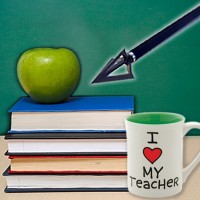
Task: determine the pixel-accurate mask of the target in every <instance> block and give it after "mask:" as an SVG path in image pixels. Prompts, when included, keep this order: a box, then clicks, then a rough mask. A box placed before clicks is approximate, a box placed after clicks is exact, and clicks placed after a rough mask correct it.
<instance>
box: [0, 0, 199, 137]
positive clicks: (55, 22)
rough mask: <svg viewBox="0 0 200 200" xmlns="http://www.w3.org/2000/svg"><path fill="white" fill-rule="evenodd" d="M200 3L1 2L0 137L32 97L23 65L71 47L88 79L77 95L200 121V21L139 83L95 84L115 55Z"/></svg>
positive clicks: (150, 63) (142, 71) (150, 59)
mask: <svg viewBox="0 0 200 200" xmlns="http://www.w3.org/2000/svg"><path fill="white" fill-rule="evenodd" d="M198 3H199V1H197V0H186V1H181V2H180V1H179V0H174V1H158V0H155V1H149V0H140V1H136V0H126V1H123V0H117V1H115V0H108V1H102V0H82V1H81V0H34V1H26V0H18V1H8V0H0V134H5V133H6V132H7V131H8V130H9V128H10V115H9V114H8V112H7V111H8V110H9V109H10V108H11V106H12V105H13V104H14V103H15V102H16V101H17V100H18V99H19V98H20V97H21V96H26V94H25V93H24V91H23V90H22V88H21V87H20V85H19V82H18V80H17V76H16V64H17V60H18V58H19V56H20V55H21V54H22V53H23V52H24V51H26V50H28V49H31V48H34V47H67V48H70V49H72V50H73V51H75V52H76V53H77V55H78V57H79V59H80V62H81V69H82V74H81V81H80V84H79V86H78V88H77V90H76V92H75V93H74V96H87V95H134V96H135V99H136V105H135V109H136V112H144V111H145V112H146V111H168V112H178V113H180V114H183V115H184V116H185V117H186V120H187V121H200V66H199V56H200V37H199V35H200V23H195V24H193V25H192V26H190V27H189V28H188V29H187V30H185V31H183V32H181V33H180V34H178V35H177V36H176V37H174V38H173V39H171V40H170V41H169V42H166V43H165V44H163V45H162V46H160V47H159V48H157V49H156V50H154V51H153V52H152V53H150V54H148V55H146V56H145V57H144V58H142V59H141V60H140V61H138V62H137V63H136V64H135V65H134V66H133V71H134V74H135V77H136V79H134V80H129V81H118V82H113V83H103V84H95V85H91V82H92V80H93V79H94V78H95V77H96V75H97V74H98V73H99V72H100V70H101V69H102V67H104V65H105V64H106V62H107V61H108V60H109V59H110V58H111V57H114V56H116V55H117V54H118V53H119V51H121V50H123V49H124V48H125V49H127V50H130V49H132V48H133V47H134V46H136V45H137V44H139V43H140V42H142V41H144V40H145V39H147V38H148V37H149V36H151V35H152V34H154V33H156V32H157V31H159V30H161V29H162V28H164V27H165V26H166V25H168V24H169V23H171V22H173V21H174V20H175V19H177V18H178V17H180V16H182V15H183V14H184V13H186V12H187V11H189V10H191V9H192V8H194V7H196V6H197V5H198ZM190 134H199V135H200V131H192V132H190Z"/></svg>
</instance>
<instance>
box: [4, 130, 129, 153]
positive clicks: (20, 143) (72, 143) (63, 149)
mask: <svg viewBox="0 0 200 200" xmlns="http://www.w3.org/2000/svg"><path fill="white" fill-rule="evenodd" d="M5 139H6V141H7V144H8V153H9V155H26V154H28V155H30V154H31V155H33V154H38V155H45V154H46V155H47V154H48V155H51V154H53V155H55V154H64V155H83V154H86V155H89V154H90V155H91V154H93V155H94V154H95V155H97V154H98V155H110V154H112V155H114V154H115V155H116V154H117V155H119V154H120V155H121V154H126V152H127V145H126V134H125V133H118V132H117V133H114V132H110V133H103V134H102V133H91V132H87V133H86V132H84V133H81V132H79V133H78V132H76V133H73V132H70V133H38V132H37V133H34V134H28V133H27V134H22V133H18V134H10V133H9V134H7V135H6V136H5Z"/></svg>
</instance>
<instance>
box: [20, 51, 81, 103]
mask: <svg viewBox="0 0 200 200" xmlns="http://www.w3.org/2000/svg"><path fill="white" fill-rule="evenodd" d="M17 76H18V79H19V82H20V84H21V86H22V88H23V89H24V90H25V92H26V93H27V94H28V95H29V96H31V97H32V98H33V99H34V100H35V101H37V102H40V103H59V102H62V101H64V100H66V99H67V98H68V97H69V96H71V95H72V93H73V92H74V90H75V89H76V87H77V85H78V83H79V79H80V64H79V60H78V58H77V56H76V55H75V53H74V52H72V51H71V50H69V49H66V48H57V49H56V48H35V49H30V50H28V51H26V52H24V53H23V54H22V55H21V57H20V58H19V61H18V64H17Z"/></svg>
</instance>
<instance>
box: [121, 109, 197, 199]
mask: <svg viewBox="0 0 200 200" xmlns="http://www.w3.org/2000/svg"><path fill="white" fill-rule="evenodd" d="M125 126H126V134H127V154H128V190H129V192H130V193H132V194H135V195H138V196H142V197H148V198H161V197H169V196H173V195H176V194H178V193H179V192H181V190H182V185H183V183H184V182H185V181H186V179H187V177H188V176H189V174H190V173H191V172H192V170H193V169H194V168H195V167H196V166H197V164H198V163H199V162H200V153H199V154H198V155H197V156H196V158H195V159H194V160H193V161H192V162H191V163H190V164H189V165H188V166H187V167H186V168H184V169H183V137H184V136H185V135H186V133H187V132H188V131H189V130H190V129H193V128H198V129H200V123H199V122H187V123H185V117H184V116H182V115H179V114H175V113H164V112H147V113H138V114H132V115H130V116H129V117H127V119H125Z"/></svg>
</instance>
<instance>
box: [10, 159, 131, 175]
mask: <svg viewBox="0 0 200 200" xmlns="http://www.w3.org/2000/svg"><path fill="white" fill-rule="evenodd" d="M9 159H10V161H11V166H10V171H9V173H12V174H13V173H65V174H72V173H82V174H84V173H93V174H97V173H98V174H109V173H110V174H112V173H115V174H125V173H126V172H127V156H123V155H119V156H53V155H51V156H9ZM116 163H117V165H116Z"/></svg>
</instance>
